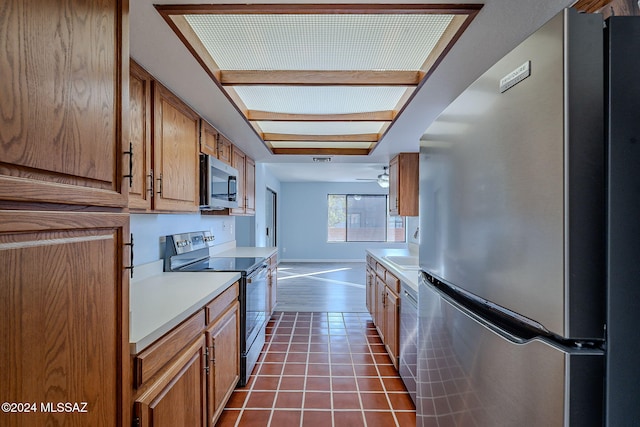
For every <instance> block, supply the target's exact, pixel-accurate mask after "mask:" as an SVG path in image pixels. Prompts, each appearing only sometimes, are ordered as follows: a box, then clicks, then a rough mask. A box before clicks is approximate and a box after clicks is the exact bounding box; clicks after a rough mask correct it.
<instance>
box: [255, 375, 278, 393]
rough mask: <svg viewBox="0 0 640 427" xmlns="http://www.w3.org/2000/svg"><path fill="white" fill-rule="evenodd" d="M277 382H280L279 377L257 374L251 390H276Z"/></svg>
mask: <svg viewBox="0 0 640 427" xmlns="http://www.w3.org/2000/svg"><path fill="white" fill-rule="evenodd" d="M279 382H280V377H275V376H274V377H265V376H258V377H256V379H255V381H254V383H253V386H252V390H263V391H273V390H277V389H278V383H279Z"/></svg>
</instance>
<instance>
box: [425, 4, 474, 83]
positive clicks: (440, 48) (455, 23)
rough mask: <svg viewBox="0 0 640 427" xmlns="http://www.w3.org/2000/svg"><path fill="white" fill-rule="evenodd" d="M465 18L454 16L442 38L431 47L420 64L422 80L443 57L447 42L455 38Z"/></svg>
mask: <svg viewBox="0 0 640 427" xmlns="http://www.w3.org/2000/svg"><path fill="white" fill-rule="evenodd" d="M465 20H466V18H465V17H464V16H454V17H453V19H451V22H450V23H449V25H448V26H447V28H446V29H445V30H444V32H443V33H442V37H441V38H440V40H438V43H436V45H435V46H434V47H433V49H432V50H431V53H430V54H429V56H428V57H427V59H426V60H425V61H424V63H423V64H422V67H420V69H421V70H422V71H423V73H424V74H423V78H426V76H427V73H428V72H429V70H431V68H432V67H434V66H435V64H436V62H437V61H438V59H439V58H441V57H442V56H443V55H444V52H445V50H446V49H447V47H448V46H449V42H448V41H449V40H452V39H453V38H455V36H456V33H457V32H458V31H459V30H460V27H461V26H462V25H464V22H465Z"/></svg>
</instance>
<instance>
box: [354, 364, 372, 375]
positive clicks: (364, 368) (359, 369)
mask: <svg viewBox="0 0 640 427" xmlns="http://www.w3.org/2000/svg"><path fill="white" fill-rule="evenodd" d="M353 369H354V370H355V372H356V376H358V377H377V376H378V370H377V369H376V367H375V366H372V365H353Z"/></svg>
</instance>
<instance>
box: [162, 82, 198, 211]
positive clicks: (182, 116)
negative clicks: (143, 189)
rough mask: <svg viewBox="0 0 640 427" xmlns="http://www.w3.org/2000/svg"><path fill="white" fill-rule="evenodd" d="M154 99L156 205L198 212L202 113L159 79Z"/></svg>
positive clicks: (166, 208) (166, 209)
mask: <svg viewBox="0 0 640 427" xmlns="http://www.w3.org/2000/svg"><path fill="white" fill-rule="evenodd" d="M153 103H154V115H153V121H154V122H153V123H154V124H153V128H154V131H153V132H154V134H153V151H154V156H153V169H154V173H153V174H154V180H155V185H154V191H155V195H154V202H153V206H154V209H155V210H163V211H178V212H197V211H198V209H199V204H200V200H199V193H198V186H199V159H198V151H199V126H200V117H199V116H198V115H197V114H196V113H195V112H194V111H193V110H192V109H191V108H189V107H188V106H187V105H186V104H185V103H184V102H182V101H181V100H180V99H179V98H178V97H177V96H175V95H174V94H173V93H171V92H170V91H169V90H168V89H166V88H165V87H164V86H162V85H161V84H160V83H158V82H156V81H154V82H153Z"/></svg>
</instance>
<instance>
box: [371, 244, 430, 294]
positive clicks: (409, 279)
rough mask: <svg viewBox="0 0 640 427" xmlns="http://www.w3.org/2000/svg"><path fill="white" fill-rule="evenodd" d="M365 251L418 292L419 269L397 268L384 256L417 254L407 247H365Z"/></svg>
mask: <svg viewBox="0 0 640 427" xmlns="http://www.w3.org/2000/svg"><path fill="white" fill-rule="evenodd" d="M367 253H368V254H369V255H371V256H372V257H374V258H375V259H376V261H378V262H379V263H380V264H382V265H384V267H385V268H386V269H387V270H389V271H391V273H393V275H394V276H396V277H397V278H398V279H400V280H401V281H402V282H404V283H406V284H407V285H409V286H411V287H412V288H413V289H414V290H415V291H416V292H418V272H419V271H420V270H412V269H405V268H399V267H397V266H395V265H394V264H392V263H390V262H389V261H387V260H386V259H385V257H386V256H417V254H416V253H414V252H411V251H409V249H367Z"/></svg>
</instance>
